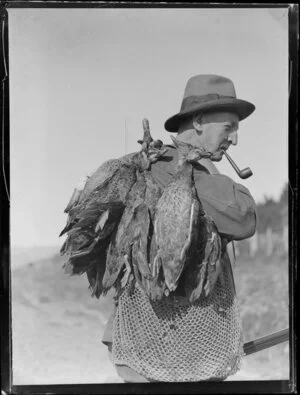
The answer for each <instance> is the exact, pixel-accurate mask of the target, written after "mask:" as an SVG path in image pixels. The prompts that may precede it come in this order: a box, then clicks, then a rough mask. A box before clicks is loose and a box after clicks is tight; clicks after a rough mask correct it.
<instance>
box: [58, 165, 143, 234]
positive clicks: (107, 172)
mask: <svg viewBox="0 0 300 395" xmlns="http://www.w3.org/2000/svg"><path fill="white" fill-rule="evenodd" d="M135 181H136V170H135V167H134V166H132V165H130V163H125V162H123V161H121V160H111V161H107V162H105V163H104V164H103V165H102V166H100V167H99V169H98V170H96V172H95V173H94V174H93V175H92V176H91V177H90V178H89V179H88V181H87V182H86V185H85V187H84V189H83V190H82V191H81V192H80V194H79V195H78V193H77V192H75V191H74V193H73V195H72V198H71V200H70V202H69V204H68V206H67V210H68V218H67V224H66V226H65V227H64V229H63V230H62V232H61V233H60V235H59V236H62V235H64V234H65V233H67V232H68V231H69V230H71V229H72V227H73V226H74V225H76V224H77V222H78V220H79V218H78V216H80V215H82V212H83V211H84V210H85V209H86V208H87V209H90V208H91V207H93V208H95V205H98V204H99V205H100V206H101V205H102V204H111V203H112V204H113V203H114V202H119V201H122V202H123V203H125V202H126V198H127V195H128V193H129V191H130V189H131V187H132V186H133V184H134V182H135ZM74 195H76V197H73V196H74Z"/></svg>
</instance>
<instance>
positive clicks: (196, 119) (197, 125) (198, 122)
mask: <svg viewBox="0 0 300 395" xmlns="http://www.w3.org/2000/svg"><path fill="white" fill-rule="evenodd" d="M202 117H203V115H202V114H195V115H194V116H193V126H194V129H195V130H196V131H197V132H202Z"/></svg>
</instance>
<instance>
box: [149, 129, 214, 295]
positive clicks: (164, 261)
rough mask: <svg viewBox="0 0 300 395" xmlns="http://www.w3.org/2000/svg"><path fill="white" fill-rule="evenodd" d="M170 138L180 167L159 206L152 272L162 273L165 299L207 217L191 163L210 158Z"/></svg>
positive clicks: (157, 208)
mask: <svg viewBox="0 0 300 395" xmlns="http://www.w3.org/2000/svg"><path fill="white" fill-rule="evenodd" d="M171 138H172V140H173V142H174V144H175V146H176V148H177V149H178V158H179V159H178V166H177V169H176V172H175V174H174V176H173V179H172V181H171V182H170V183H169V184H168V185H167V187H166V188H165V189H164V191H163V194H162V196H161V197H160V199H159V201H158V203H157V207H156V216H155V222H154V232H155V241H156V245H157V254H156V256H155V258H154V262H153V268H152V273H153V274H154V275H158V273H161V269H162V270H163V275H164V280H165V284H166V287H167V289H166V290H165V294H166V296H167V295H168V294H169V292H173V291H175V290H176V288H177V285H178V281H179V278H180V276H181V274H182V272H183V270H184V267H185V266H186V265H187V263H188V261H189V259H190V257H191V255H192V253H193V251H194V249H195V245H197V242H198V240H197V229H198V228H199V226H200V218H201V216H202V215H204V211H203V209H202V205H201V203H200V201H199V198H198V196H197V192H196V188H195V185H194V183H193V165H192V163H193V162H198V161H199V160H200V159H201V158H203V157H209V156H210V153H207V152H205V151H203V150H201V149H199V148H195V147H193V146H192V145H190V144H186V143H183V142H181V141H179V140H177V139H175V138H174V137H172V136H171Z"/></svg>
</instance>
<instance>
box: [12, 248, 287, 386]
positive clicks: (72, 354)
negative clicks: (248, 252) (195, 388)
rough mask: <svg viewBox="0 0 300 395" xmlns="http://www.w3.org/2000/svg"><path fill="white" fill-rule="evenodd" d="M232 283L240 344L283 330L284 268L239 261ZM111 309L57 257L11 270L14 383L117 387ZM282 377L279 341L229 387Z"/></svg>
mask: <svg viewBox="0 0 300 395" xmlns="http://www.w3.org/2000/svg"><path fill="white" fill-rule="evenodd" d="M12 267H13V265H12ZM235 278H236V286H237V292H238V295H239V300H240V305H241V314H242V318H243V325H244V332H245V340H246V341H248V340H253V339H254V338H257V337H260V336H264V335H266V334H268V333H271V332H275V331H277V330H280V329H283V328H286V327H288V272H287V263H285V262H284V261H282V260H274V261H272V262H268V263H266V262H264V261H262V260H256V261H251V262H250V261H249V262H240V263H238V264H237V266H236V268H235ZM111 303H112V299H111V295H109V296H107V297H106V298H105V299H103V300H100V301H99V300H97V299H95V298H91V296H90V293H89V290H88V283H87V279H86V277H85V276H84V275H83V276H76V277H68V276H67V275H65V274H64V273H63V270H62V260H61V258H60V257H59V256H58V255H55V256H53V257H52V258H49V259H40V260H38V261H33V262H25V263H24V264H20V265H18V266H17V267H16V268H14V269H13V270H12V336H13V384H14V385H21V384H22V385H25V384H70V383H72V384H77V383H120V382H122V380H121V379H120V378H119V377H118V376H117V374H116V372H115V370H114V367H113V365H112V363H111V362H110V360H109V358H108V355H107V350H106V347H105V346H104V345H103V344H102V343H101V337H102V334H103V331H104V327H105V324H106V321H107V319H108V316H109V312H110V308H111V307H110V306H111ZM288 378H289V346H288V343H287V342H286V343H283V344H281V345H279V346H276V347H272V348H269V349H267V350H265V351H261V352H258V353H256V354H253V355H252V356H248V357H245V359H244V362H243V366H242V369H241V370H240V371H239V372H238V373H237V374H236V375H234V376H232V377H230V378H229V379H228V380H271V379H272V380H274V379H288Z"/></svg>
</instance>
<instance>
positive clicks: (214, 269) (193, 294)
mask: <svg viewBox="0 0 300 395" xmlns="http://www.w3.org/2000/svg"><path fill="white" fill-rule="evenodd" d="M195 236H196V237H197V240H196V242H195V248H194V251H193V254H192V256H191V259H190V263H189V265H188V266H187V268H186V272H185V278H184V288H185V292H186V295H187V297H188V299H189V301H190V302H191V303H193V302H195V301H196V300H198V299H199V298H200V297H201V295H203V294H205V296H206V297H207V296H209V295H210V294H211V292H212V291H213V289H214V287H215V284H216V281H217V279H218V277H219V274H220V269H221V262H220V258H221V238H220V236H219V234H218V231H217V228H216V226H215V224H214V222H213V220H212V219H211V217H209V216H207V215H203V216H200V217H199V226H198V233H197V234H195Z"/></svg>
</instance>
